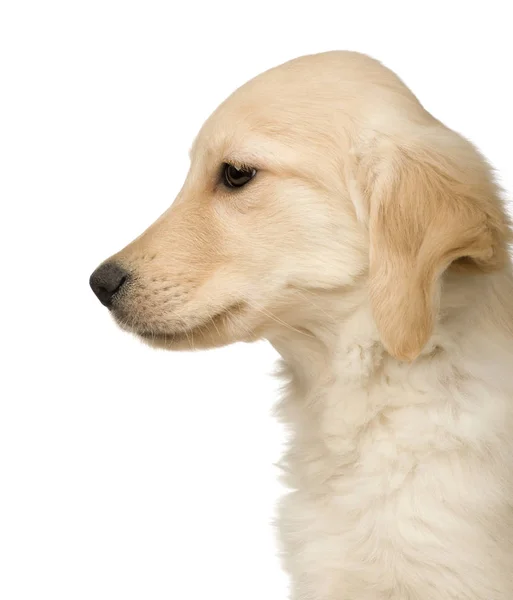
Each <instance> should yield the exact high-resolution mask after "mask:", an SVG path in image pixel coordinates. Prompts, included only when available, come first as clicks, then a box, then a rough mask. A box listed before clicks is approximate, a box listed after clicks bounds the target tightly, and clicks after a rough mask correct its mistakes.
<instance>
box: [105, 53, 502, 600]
mask: <svg viewBox="0 0 513 600" xmlns="http://www.w3.org/2000/svg"><path fill="white" fill-rule="evenodd" d="M223 163H231V164H234V165H236V166H240V165H247V166H250V167H252V168H255V169H256V170H257V175H256V176H255V177H254V179H253V180H252V181H251V182H250V183H248V184H247V185H246V186H245V187H243V188H240V189H238V190H230V189H227V188H226V187H225V186H223V184H222V181H221V178H220V172H221V169H222V164H223ZM509 240H510V230H509V223H508V220H507V218H506V215H505V211H504V207H503V205H502V202H501V200H500V197H499V193H498V190H497V187H496V185H495V183H494V181H493V177H492V175H491V172H490V169H489V167H488V165H487V164H486V162H485V160H484V159H483V157H482V156H481V155H480V154H479V153H478V152H477V151H476V149H475V148H474V147H473V146H472V145H471V144H470V143H469V142H468V141H467V140H465V139H464V138H462V137H461V136H460V135H458V134H456V133H455V132H453V131H451V130H450V129H448V128H447V127H445V126H444V125H443V124H441V123H440V122H439V121H437V120H436V119H435V118H433V117H432V116H431V115H430V114H429V113H427V111H426V110H425V109H424V108H423V107H422V105H421V104H420V103H419V101H418V100H417V99H416V98H415V96H414V95H413V94H412V93H411V92H410V91H409V90H408V88H407V87H406V86H405V85H404V84H403V83H402V82H401V81H400V80H399V79H398V78H397V76H395V75H394V74H393V73H392V72H391V71H389V70H388V69H386V68H385V67H384V66H382V65H381V64H380V63H378V62H377V61H375V60H372V59H371V58H369V57H366V56H363V55H359V54H354V53H346V52H332V53H326V54H320V55H314V56H307V57H303V58H300V59H297V60H294V61H291V62H289V63H286V64H285V65H282V66H280V67H277V68H276V69H272V70H270V71H268V72H266V73H264V74H262V75H260V76H259V77H257V78H255V79H254V80H252V81H250V82H248V83H247V84H246V85H244V86H243V87H242V88H240V89H239V90H237V91H236V92H235V93H234V94H233V95H232V96H231V97H230V98H228V100H226V101H225V102H224V103H223V104H222V105H221V106H220V107H219V108H218V109H217V110H216V111H215V112H214V113H213V115H212V116H211V117H210V118H209V120H208V121H207V122H206V124H205V125H204V126H203V128H202V130H201V132H200V134H199V135H198V138H197V139H196V141H195V143H194V146H193V149H192V152H191V169H190V172H189V174H188V177H187V180H186V182H185V184H184V187H183V189H182V190H181V192H180V194H179V196H178V198H177V200H176V202H175V203H174V204H173V206H172V207H171V208H170V209H169V211H167V212H166V213H165V214H164V215H163V216H162V217H161V218H160V219H159V220H158V221H157V222H156V223H155V224H154V225H152V226H151V227H150V228H149V229H148V230H147V231H146V232H144V233H143V234H142V235H141V236H140V237H139V238H138V239H137V240H135V242H133V243H132V244H130V245H129V246H128V247H127V248H125V249H123V250H122V251H121V252H120V253H118V254H117V255H115V256H114V257H112V258H111V259H110V260H112V261H115V262H117V263H118V264H120V265H122V266H123V267H124V268H125V269H126V270H127V271H128V272H129V273H130V278H129V280H128V281H127V283H126V284H125V285H124V286H123V288H122V290H121V291H120V292H119V293H118V294H117V295H116V296H115V297H114V303H113V306H112V312H113V315H114V316H115V318H116V319H117V321H118V323H119V324H120V325H121V326H122V327H124V328H125V329H128V330H130V331H132V332H134V333H136V334H137V335H139V336H141V337H142V338H143V339H145V340H146V341H147V342H148V343H150V344H152V345H154V346H158V347H164V348H169V349H184V348H190V347H194V348H197V347H212V346H219V345H223V344H228V343H231V342H234V341H240V340H245V341H251V340H254V339H258V338H266V339H268V340H270V342H271V343H272V344H273V345H274V347H275V348H276V349H277V350H278V351H279V352H280V354H281V356H282V357H283V365H282V372H283V377H284V378H285V379H286V382H287V384H286V386H287V387H286V392H285V395H284V398H283V400H282V401H281V403H280V405H279V407H278V414H279V416H280V418H281V419H282V420H283V422H284V423H286V425H287V426H288V428H289V430H290V448H289V450H288V452H287V453H286V456H285V457H284V459H283V465H282V466H283V474H284V475H283V476H284V481H285V483H286V484H287V485H288V487H289V488H290V490H291V491H290V493H289V494H288V495H287V496H286V497H285V498H284V500H283V502H282V503H281V505H280V510H279V531H280V538H281V542H282V549H283V562H284V565H285V567H286V569H287V571H288V572H289V573H290V575H291V580H292V587H291V598H292V599H293V600H511V599H512V598H513V506H512V505H513V378H512V377H511V372H512V368H513V312H512V308H511V298H512V293H513V283H512V282H513V278H512V270H511V264H510V260H509V256H508V243H509ZM255 568H256V569H257V567H255Z"/></svg>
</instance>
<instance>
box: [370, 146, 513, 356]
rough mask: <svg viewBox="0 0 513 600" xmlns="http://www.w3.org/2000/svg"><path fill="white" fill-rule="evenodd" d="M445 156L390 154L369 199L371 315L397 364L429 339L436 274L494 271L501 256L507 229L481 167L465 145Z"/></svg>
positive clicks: (413, 151)
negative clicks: (456, 268)
mask: <svg viewBox="0 0 513 600" xmlns="http://www.w3.org/2000/svg"><path fill="white" fill-rule="evenodd" d="M452 150H453V154H451V155H450V156H442V155H441V154H440V153H438V152H433V151H431V150H426V149H425V148H423V149H418V148H412V147H408V148H407V149H406V150H404V149H400V150H397V149H396V150H394V156H393V157H392V158H390V159H389V160H387V163H386V165H385V167H384V168H381V169H380V174H379V175H378V176H377V177H376V179H375V181H374V182H373V189H372V190H371V192H370V194H369V195H368V196H369V197H370V202H369V236H370V274H369V275H370V299H371V306H372V311H373V315H374V319H375V322H376V324H377V327H378V330H379V333H380V336H381V340H382V342H383V344H384V346H385V348H386V349H387V350H388V352H390V354H392V355H393V356H395V357H396V358H399V359H402V360H408V361H411V360H413V359H415V358H416V357H417V356H418V354H419V353H420V352H421V350H422V348H423V347H424V345H425V344H426V342H427V341H428V340H429V338H430V337H431V334H432V332H433V327H434V324H435V322H436V319H437V317H438V311H439V296H440V291H441V289H440V288H441V285H440V277H441V275H442V274H443V272H444V271H445V270H446V269H447V268H448V267H449V266H450V265H451V264H453V263H454V266H456V265H459V266H461V267H463V268H467V269H474V270H476V269H481V270H492V269H497V268H499V267H500V266H501V264H503V263H504V260H505V256H506V252H507V251H506V245H507V241H508V236H509V228H508V223H507V219H506V217H505V214H504V211H503V209H502V205H501V201H500V200H499V198H498V196H497V190H496V187H495V185H494V183H493V181H492V179H491V177H490V175H489V173H488V168H487V166H486V163H485V162H484V160H483V159H482V158H481V157H480V156H478V155H477V153H476V152H475V151H474V150H473V148H472V147H471V146H470V145H469V148H466V147H465V148H463V152H461V150H462V149H461V148H459V149H458V150H459V153H460V156H458V150H457V151H455V150H454V148H453V149H452ZM469 150H470V152H469ZM461 155H463V156H461ZM458 158H460V160H461V158H463V161H461V164H458V162H457V160H458ZM468 159H470V160H468Z"/></svg>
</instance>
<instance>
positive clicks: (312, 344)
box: [269, 271, 513, 394]
mask: <svg viewBox="0 0 513 600" xmlns="http://www.w3.org/2000/svg"><path fill="white" fill-rule="evenodd" d="M512 296H513V280H512V278H511V275H510V274H509V271H505V272H502V273H497V274H493V275H484V274H482V275H478V276H472V277H470V276H468V275H458V274H451V275H450V276H448V277H446V278H445V280H444V285H443V292H442V296H441V306H440V318H439V319H438V322H437V325H436V328H435V331H434V333H433V335H432V338H431V339H430V341H429V342H428V344H427V345H426V346H425V348H424V349H423V350H422V352H421V354H420V355H419V357H418V358H417V359H416V360H415V361H414V362H413V363H411V364H408V363H404V362H401V361H399V360H397V359H395V358H393V357H392V356H390V355H389V354H388V353H387V352H386V350H385V348H384V347H383V344H382V343H381V341H380V337H379V332H378V331H377V328H376V326H375V323H374V320H373V317H372V313H371V309H370V306H369V302H368V298H367V293H366V291H365V287H364V286H362V287H360V288H355V289H353V290H351V292H348V291H347V290H341V291H339V292H331V293H329V294H325V295H323V294H319V293H315V294H313V293H308V292H306V291H303V292H302V298H304V302H303V303H302V304H301V307H300V308H298V310H297V311H296V313H295V315H294V316H295V318H294V320H293V321H292V322H290V321H289V322H287V325H289V324H290V326H287V327H285V326H284V327H282V328H280V329H279V330H276V331H275V332H274V333H273V335H272V336H270V337H269V341H270V342H271V343H272V345H273V346H274V348H275V349H276V350H277V351H278V352H279V354H280V355H281V357H282V359H283V362H284V364H285V366H286V368H287V371H288V373H289V375H290V377H291V378H292V379H293V380H294V382H295V385H296V387H297V386H299V387H300V388H301V390H302V394H306V393H307V390H312V389H314V388H316V387H319V386H322V387H324V388H327V387H329V386H330V385H337V386H342V387H344V388H347V387H351V388H354V389H358V388H367V387H368V385H369V382H370V381H371V380H372V381H374V382H376V381H377V378H378V377H379V376H381V377H382V378H385V379H386V378H387V377H389V372H393V373H394V377H395V378H399V379H400V378H401V377H403V378H405V379H406V378H408V377H411V374H412V372H413V371H415V370H418V369H421V370H422V372H423V374H424V376H426V373H428V375H427V376H429V373H431V374H432V377H433V378H437V379H440V378H441V377H447V376H449V372H452V371H454V370H455V369H456V368H463V367H464V365H465V362H469V363H471V364H473V365H474V364H475V363H476V361H477V362H479V361H480V357H482V359H483V360H484V361H485V362H486V363H487V364H488V363H489V362H490V360H491V356H495V354H497V355H498V356H501V355H502V356H504V355H506V356H507V360H509V361H511V359H512V357H513V311H512V308H511V304H512V303H511V300H510V299H511V297H512ZM284 322H285V319H284ZM476 368H477V367H476Z"/></svg>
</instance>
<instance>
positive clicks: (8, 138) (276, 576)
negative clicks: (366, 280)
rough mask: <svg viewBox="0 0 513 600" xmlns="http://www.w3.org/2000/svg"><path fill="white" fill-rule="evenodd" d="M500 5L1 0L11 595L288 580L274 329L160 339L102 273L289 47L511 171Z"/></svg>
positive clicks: (4, 541) (106, 599)
mask: <svg viewBox="0 0 513 600" xmlns="http://www.w3.org/2000/svg"><path fill="white" fill-rule="evenodd" d="M507 4H508V3H507V2H504V1H500V0H498V1H491V0H489V1H487V2H479V3H477V2H476V3H472V2H468V1H461V2H456V1H453V2H447V1H444V2H434V1H430V2H412V1H411V0H410V1H409V2H391V1H389V0H387V1H386V2H384V1H376V2H370V1H358V2H357V1H356V0H353V1H352V2H343V1H337V2H323V1H320V0H316V1H315V2H308V1H307V2H303V3H302V2H299V1H296V2H278V1H276V0H275V1H274V2H263V1H261V2H258V3H255V4H252V3H230V2H224V3H217V2H210V3H209V2H193V1H189V2H172V1H167V2H166V1H161V2H153V1H151V0H148V1H144V2H143V1H129V0H124V1H121V0H118V1H117V0H88V1H72V0H68V1H61V2H58V1H55V0H47V1H45V2H41V1H40V2H37V1H34V2H27V1H24V0H12V1H9V0H4V1H3V2H2V3H1V7H0V202H1V211H2V212H1V214H2V220H1V231H2V233H1V236H0V238H1V240H0V243H1V250H2V252H1V256H2V262H1V267H2V274H1V278H0V286H1V290H2V291H1V296H0V297H1V307H2V311H1V321H2V327H1V336H2V342H3V343H2V349H3V356H4V358H3V359H2V363H1V364H2V368H1V373H2V374H1V380H0V386H1V387H0V392H1V400H0V598H2V600H18V599H23V600H29V599H30V600H40V599H46V598H51V599H52V600H81V599H87V600H91V599H94V600H118V599H119V600H132V599H134V600H135V599H137V600H143V599H144V600H147V599H149V598H151V599H152V600H161V599H162V600H163V599H171V598H173V599H180V600H198V599H206V598H209V599H210V598H222V599H223V600H230V599H233V600H263V599H270V598H272V599H274V598H276V599H284V598H285V597H286V593H287V592H286V590H287V581H286V578H285V576H284V575H283V574H282V573H281V571H280V567H279V561H278V559H277V558H276V548H275V543H274V532H273V528H272V526H271V521H272V517H273V507H274V505H275V502H276V499H277V497H278V496H279V495H280V493H281V492H282V490H281V489H280V487H279V485H278V483H277V472H276V469H275V468H274V467H273V463H274V462H275V461H276V460H277V459H278V457H279V455H280V451H281V447H282V444H283V442H284V432H283V431H282V430H281V428H280V427H279V426H278V425H277V424H276V423H275V422H274V420H273V418H272V416H271V413H272V407H273V404H274V402H275V401H276V398H277V395H278V383H277V382H276V381H275V380H274V379H273V378H272V377H271V376H270V374H271V372H272V369H273V363H274V361H275V355H274V352H273V351H272V350H271V349H270V347H268V346H267V345H266V344H265V343H264V342H262V343H260V344H256V345H253V346H248V345H237V346H234V347H230V348H226V349H221V350H215V351H210V352H206V353H195V354H167V353H164V352H156V351H152V350H150V349H148V348H146V347H145V346H143V345H142V344H140V343H139V342H137V341H136V340H135V339H133V338H131V337H130V336H128V335H127V334H124V333H122V332H121V331H120V330H118V329H117V328H116V327H115V325H114V323H113V322H112V321H111V320H110V318H109V315H108V312H107V311H106V310H105V309H104V308H103V307H102V306H101V305H100V303H99V302H98V300H97V299H96V298H95V297H94V296H93V294H92V293H91V291H90V290H89V287H88V277H89V274H90V272H91V271H92V270H93V269H94V268H95V267H96V265H97V264H98V263H99V262H100V261H101V260H103V259H104V258H106V257H107V256H109V255H110V254H112V253H113V252H115V251H117V250H118V249H120V248H121V247H122V246H124V245H125V244H126V243H128V242H129V241H130V240H131V239H132V238H133V237H135V236H136V235H137V234H139V233H140V232H141V231H142V230H143V229H144V228H145V227H146V226H147V225H149V224H150V223H151V222H152V221H153V220H154V219H155V218H156V217H157V216H158V215H160V214H161V213H162V212H163V211H164V209H165V208H166V207H167V206H168V204H169V203H170V202H171V201H172V199H173V197H174V194H175V193H176V192H177V191H178V190H179V188H180V186H181V183H182V180H183V178H184V176H185V174H186V171H187V166H188V157H187V151H188V148H189V146H190V144H191V141H192V139H193V137H194V135H195V133H196V132H197V130H198V128H199V127H200V125H201V123H202V122H203V120H204V119H205V118H206V117H207V116H208V114H209V113H210V112H211V111H212V110H213V109H214V108H215V106H216V105H217V104H218V103H219V102H220V101H221V100H223V98H224V97H225V96H226V95H227V94H229V93H230V92H231V91H233V89H235V88H236V87H237V86H239V85H240V84H242V83H243V82H244V81H245V80H247V79H248V78H250V77H252V76H253V75H256V74H257V73H258V72H260V71H262V70H264V69H266V68H268V67H271V66H274V65H275V64H278V63H280V62H283V61H284V60H287V59H289V58H293V57H295V56H298V55H301V54H306V53H311V52H318V51H323V50H330V49H352V50H359V51H363V52H367V53H369V54H371V55H373V56H375V57H376V58H379V59H380V60H382V61H383V62H385V64H387V65H388V66H390V67H391V68H392V69H394V70H395V71H396V72H398V74H399V75H400V76H401V77H402V78H403V79H404V80H405V81H406V83H407V84H409V85H410V87H412V89H413V90H414V92H415V93H416V94H417V95H418V96H419V98H420V99H421V101H422V102H423V103H424V105H425V106H426V107H427V109H428V110H430V111H431V112H432V113H434V114H435V116H437V117H438V118H439V119H441V120H442V121H444V122H445V123H446V124H448V125H449V126H451V127H452V128H454V129H456V130H458V131H460V132H462V133H464V134H465V135H466V136H467V137H469V138H470V139H471V140H473V141H474V142H475V143H476V144H477V145H478V146H479V148H480V149H481V150H482V151H483V152H484V153H485V154H486V155H487V156H488V158H489V159H490V160H491V162H492V164H494V165H495V167H496V168H497V170H498V171H499V173H500V174H501V180H502V183H503V185H504V187H505V188H506V189H507V190H510V191H511V190H512V189H513V179H512V177H513V175H512V171H513V169H512V168H511V149H510V144H511V139H512V137H513V119H512V106H513V92H512V88H511V62H512V58H513V56H512V55H513V45H512V41H511V40H512V37H511V32H510V19H509V18H508V15H507V12H508V9H507Z"/></svg>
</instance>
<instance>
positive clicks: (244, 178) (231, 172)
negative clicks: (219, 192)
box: [223, 163, 256, 188]
mask: <svg viewBox="0 0 513 600" xmlns="http://www.w3.org/2000/svg"><path fill="white" fill-rule="evenodd" d="M255 175H256V170H255V169H248V168H246V167H244V168H243V169H237V167H234V166H233V165H229V164H228V163H225V164H224V165H223V183H224V184H225V185H226V186H227V187H229V188H240V187H242V186H243V185H246V183H248V181H251V180H252V179H253V177H254V176H255Z"/></svg>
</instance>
